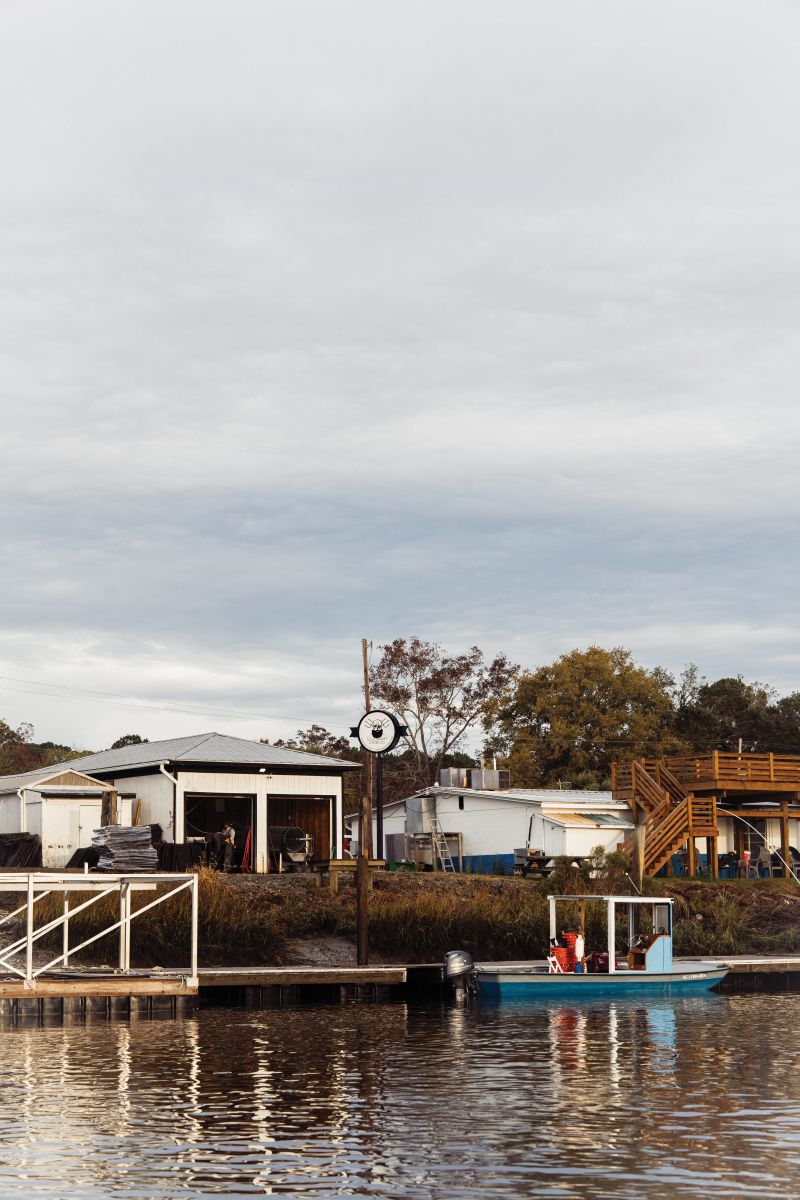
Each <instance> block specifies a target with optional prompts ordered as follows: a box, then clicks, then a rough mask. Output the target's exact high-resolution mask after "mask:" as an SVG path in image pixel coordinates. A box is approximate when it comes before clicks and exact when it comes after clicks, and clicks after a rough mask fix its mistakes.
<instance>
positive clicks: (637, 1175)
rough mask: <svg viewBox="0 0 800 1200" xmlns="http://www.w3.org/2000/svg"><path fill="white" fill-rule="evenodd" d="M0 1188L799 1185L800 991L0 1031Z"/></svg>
mask: <svg viewBox="0 0 800 1200" xmlns="http://www.w3.org/2000/svg"><path fill="white" fill-rule="evenodd" d="M0 1038H2V1047H3V1054H2V1067H0V1087H1V1088H2V1096H1V1099H2V1103H0V1196H2V1197H15V1198H16V1197H22V1196H25V1197H48V1198H51V1197H52V1198H58V1200H61V1198H65V1197H70V1200H72V1198H81V1200H82V1198H87V1200H88V1198H91V1200H95V1198H98V1200H99V1198H101V1197H102V1198H103V1200H107V1198H110V1197H114V1198H117V1197H125V1198H128V1200H144V1198H145V1197H147V1198H150V1197H152V1198H153V1200H166V1198H169V1200H189V1198H190V1197H205V1196H227V1197H251V1196H261V1195H272V1196H295V1195H303V1196H314V1197H328V1196H341V1195H345V1196H347V1195H357V1196H388V1197H400V1198H405V1197H426V1198H427V1197H442V1198H444V1197H447V1198H448V1200H449V1198H450V1197H472V1196H485V1197H519V1196H523V1197H527V1196H531V1197H532V1196H537V1197H569V1198H570V1200H583V1198H584V1197H602V1198H603V1200H606V1198H607V1197H611V1196H613V1197H626V1198H627V1197H631V1198H634V1197H635V1198H636V1200H649V1198H651V1197H652V1198H655V1197H667V1196H669V1197H686V1198H692V1200H696V1198H697V1197H701V1196H702V1197H704V1198H705V1197H714V1196H719V1197H735V1196H739V1195H742V1196H745V1195H746V1196H748V1197H762V1196H763V1197H771V1198H773V1200H774V1197H776V1196H786V1197H790V1196H791V1197H797V1196H798V1195H800V996H788V995H787V996H779V997H775V996H768V997H761V996H730V997H729V996H714V995H709V996H708V997H702V998H698V999H687V1000H682V1001H671V1002H668V1001H649V1000H648V1001H646V1002H645V1001H628V1002H625V1003H597V1004H588V1005H585V1006H580V1007H578V1006H576V1005H569V1004H558V1005H528V1006H526V1007H522V1006H519V1007H516V1008H511V1007H504V1008H503V1007H498V1008H483V1009H477V1010H473V1011H466V1012H465V1011H459V1010H454V1009H448V1008H444V1007H442V1006H440V1005H438V1004H434V1005H431V1006H429V1007H428V1008H423V1007H408V1006H406V1005H403V1004H380V1005H374V1006H372V1005H347V1006H343V1007H338V1006H337V1007H333V1006H331V1007H327V1006H320V1007H310V1006H309V1007H307V1006H303V1007H298V1008H289V1009H286V1008H285V1009H269V1010H265V1011H246V1010H236V1009H212V1010H204V1011H201V1012H199V1013H198V1014H197V1015H196V1016H193V1017H184V1018H180V1019H176V1020H171V1019H162V1020H155V1021H134V1022H131V1023H130V1024H128V1023H125V1022H111V1023H106V1022H101V1021H96V1022H89V1023H87V1024H85V1025H81V1024H77V1023H76V1024H72V1025H69V1024H68V1025H63V1026H61V1025H50V1026H47V1025H45V1026H43V1027H39V1026H37V1025H33V1024H31V1025H28V1026H25V1025H20V1026H18V1027H11V1026H6V1027H3V1028H2V1030H1V1031H0Z"/></svg>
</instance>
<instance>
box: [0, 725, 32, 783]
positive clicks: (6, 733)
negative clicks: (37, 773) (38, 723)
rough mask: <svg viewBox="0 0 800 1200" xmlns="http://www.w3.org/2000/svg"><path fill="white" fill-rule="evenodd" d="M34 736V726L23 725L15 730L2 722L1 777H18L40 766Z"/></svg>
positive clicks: (0, 742) (0, 731) (0, 740)
mask: <svg viewBox="0 0 800 1200" xmlns="http://www.w3.org/2000/svg"><path fill="white" fill-rule="evenodd" d="M32 736H33V726H32V725H28V724H25V723H23V724H22V725H18V726H17V727H16V729H14V728H13V727H12V726H11V725H9V724H8V723H7V722H6V721H3V720H0V775H18V774H21V773H22V772H23V771H32V770H33V769H34V768H35V767H37V766H39V761H38V757H37V754H36V750H35V749H34V747H33V746H32V745H31V738H32Z"/></svg>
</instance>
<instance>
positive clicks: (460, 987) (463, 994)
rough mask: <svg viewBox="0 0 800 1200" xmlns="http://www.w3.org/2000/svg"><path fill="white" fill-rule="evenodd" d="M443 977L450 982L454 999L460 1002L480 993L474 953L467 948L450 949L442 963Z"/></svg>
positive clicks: (446, 981)
mask: <svg viewBox="0 0 800 1200" xmlns="http://www.w3.org/2000/svg"><path fill="white" fill-rule="evenodd" d="M442 979H443V980H444V982H445V983H449V984H450V991H451V993H452V996H453V999H454V1000H457V1001H458V1002H459V1003H462V1004H463V1003H464V1001H466V1000H470V999H472V997H473V996H477V994H478V972H477V970H476V969H475V963H474V962H473V960H472V955H471V954H467V952H466V950H448V951H447V954H445V956H444V962H443V963H442Z"/></svg>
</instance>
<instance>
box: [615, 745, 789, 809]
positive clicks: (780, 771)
mask: <svg viewBox="0 0 800 1200" xmlns="http://www.w3.org/2000/svg"><path fill="white" fill-rule="evenodd" d="M640 765H641V766H643V767H644V769H645V771H646V772H647V774H648V775H650V776H651V777H652V778H653V779H655V781H656V782H657V783H659V784H662V785H664V786H666V787H667V788H668V790H669V791H671V792H672V791H673V788H674V785H675V784H677V785H678V788H680V789H681V791H683V793H684V794H685V793H686V792H687V791H691V790H692V788H693V787H714V786H715V785H716V784H719V785H720V786H722V787H730V788H735V787H736V786H737V784H739V785H743V786H750V787H752V786H757V787H761V786H763V788H764V790H765V791H768V790H769V788H770V785H773V786H774V787H778V788H781V787H784V788H786V787H797V788H798V790H800V756H798V755H793V754H770V753H767V754H746V753H742V754H738V753H737V752H736V751H728V750H710V751H709V752H708V753H707V754H686V755H678V756H676V757H672V756H670V757H669V758H665V759H641V760H640ZM665 772H666V774H665ZM634 782H635V764H634V763H614V765H613V768H612V789H613V790H614V791H615V792H626V791H631V790H632V789H633V787H634ZM676 798H677V797H676Z"/></svg>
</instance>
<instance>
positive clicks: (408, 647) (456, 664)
mask: <svg viewBox="0 0 800 1200" xmlns="http://www.w3.org/2000/svg"><path fill="white" fill-rule="evenodd" d="M380 650H381V657H380V659H379V660H378V662H377V663H376V665H375V666H374V667H372V669H371V671H370V687H371V691H372V703H373V707H377V706H379V705H381V704H385V705H386V707H387V708H389V709H391V710H392V711H393V712H395V713H397V715H398V716H399V717H400V718H401V719H402V720H403V722H404V723H405V724H406V725H407V726H408V743H409V747H410V750H411V754H412V758H413V765H414V775H415V783H416V784H417V786H420V787H424V786H427V785H428V784H430V783H432V782H433V781H434V780H435V779H436V778H437V776H438V773H439V768H440V767H441V765H442V762H443V760H444V758H445V756H446V755H447V754H450V753H452V752H453V751H455V750H457V749H458V748H459V746H460V745H461V743H462V742H463V740H464V738H465V737H466V735H467V734H468V733H469V731H470V730H471V729H472V728H473V726H474V725H475V724H476V723H477V722H478V721H479V720H480V719H481V718H482V717H484V715H485V713H486V708H487V705H488V704H489V703H490V702H491V701H493V700H497V699H498V698H499V697H500V696H501V695H503V694H504V693H505V691H506V689H507V688H508V686H509V685H510V683H511V682H512V680H513V679H514V678H515V676H516V674H517V672H518V670H519V668H518V667H517V666H516V665H515V664H513V663H510V662H509V661H508V659H507V658H506V657H505V655H503V654H500V655H498V656H497V657H496V658H495V659H493V660H492V662H491V663H489V664H488V666H487V665H486V663H485V662H484V657H483V651H482V650H480V649H479V648H478V647H477V646H472V647H470V649H469V650H468V651H467V652H466V653H465V654H452V655H451V654H446V653H445V651H444V650H443V649H442V647H441V646H439V645H437V644H436V643H432V642H423V641H421V640H420V639H419V638H417V637H412V638H409V639H405V638H396V639H395V641H393V642H390V643H388V645H385V646H381V647H380Z"/></svg>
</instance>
